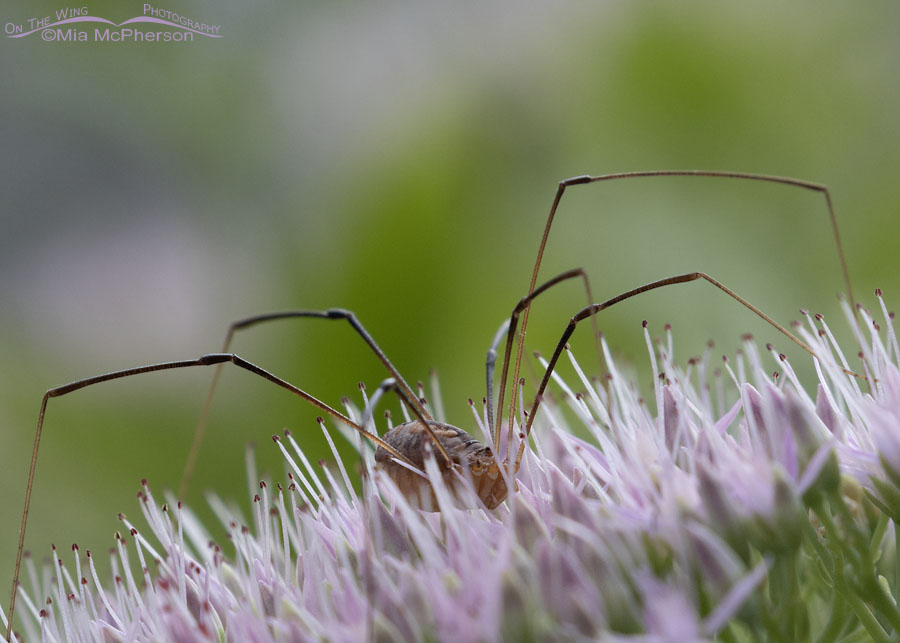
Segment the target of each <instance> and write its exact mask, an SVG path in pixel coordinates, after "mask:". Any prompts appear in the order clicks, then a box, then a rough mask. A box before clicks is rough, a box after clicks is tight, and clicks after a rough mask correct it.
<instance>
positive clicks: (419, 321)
mask: <svg viewBox="0 0 900 643" xmlns="http://www.w3.org/2000/svg"><path fill="white" fill-rule="evenodd" d="M63 6H64V5H63V4H54V3H52V2H48V1H47V0H40V1H39V2H29V3H26V2H22V1H20V0H15V1H14V2H11V3H10V2H7V3H5V4H4V7H3V15H2V16H0V20H2V21H3V22H4V23H5V22H7V21H22V20H24V19H25V18H27V17H31V16H40V15H45V14H51V13H53V12H54V11H55V10H56V9H59V8H62V7H63ZM158 6H161V7H163V8H169V9H177V10H179V11H180V12H181V13H183V14H184V15H188V16H196V17H197V18H198V19H201V20H203V21H205V22H210V23H215V24H220V25H221V33H222V34H223V36H224V37H223V38H221V39H219V40H208V39H200V40H199V41H196V42H194V43H187V44H181V45H175V44H169V45H156V44H144V45H133V44H130V45H129V44H126V45H111V44H104V45H100V44H94V43H88V44H71V43H68V44H65V43H45V42H42V41H41V40H40V39H39V38H38V36H37V35H35V36H32V37H29V38H25V39H21V40H11V39H8V38H4V39H3V42H2V48H0V86H2V91H0V116H2V118H0V128H2V133H3V147H2V153H0V163H2V170H3V171H2V173H0V186H2V187H0V195H2V208H0V217H2V218H0V222H2V228H0V458H2V463H0V479H2V485H3V494H2V509H0V511H2V514H0V515H2V518H3V519H2V521H0V522H2V530H0V578H2V579H9V578H10V577H11V569H12V564H13V561H14V556H15V539H16V537H17V532H18V521H19V512H20V511H21V502H22V494H23V492H24V486H25V477H26V473H27V468H28V461H29V456H30V451H31V441H32V439H33V431H34V421H35V419H36V416H37V411H38V406H39V402H40V397H41V394H42V393H43V392H44V390H46V389H47V388H49V387H51V386H56V385H60V384H63V383H66V382H68V381H70V380H73V379H77V378H81V377H86V376H89V375H94V374H97V373H100V372H104V371H108V370H114V369H119V368H124V367H129V366H134V365H139V364H144V363H150V362H156V361H163V360H170V359H184V358H192V357H195V356H198V355H200V354H202V353H205V352H212V351H216V350H218V349H219V346H220V343H221V341H222V337H223V334H224V331H225V328H226V325H227V323H228V321H230V320H232V319H236V318H239V317H242V316H245V315H249V314H253V313H257V312H264V311H270V310H279V309H285V308H291V307H309V308H326V307H331V306H341V307H346V308H351V309H353V310H354V311H356V312H357V313H358V315H359V317H360V318H361V320H362V321H363V323H364V324H366V325H367V326H368V328H369V330H370V331H371V332H372V334H373V335H374V336H375V337H376V338H377V339H378V340H379V342H380V343H381V344H382V346H383V348H384V349H385V351H386V352H387V353H388V354H389V355H390V356H391V358H392V359H393V360H394V361H395V363H396V365H397V366H398V367H399V368H400V369H401V371H402V372H403V373H404V374H405V375H406V377H407V378H408V379H410V380H411V381H415V380H417V379H425V378H427V375H428V372H429V369H431V368H432V367H434V368H437V369H438V371H439V373H440V378H441V386H442V388H443V392H444V402H445V406H446V408H447V411H448V415H449V418H450V420H451V421H455V423H457V424H459V425H461V426H462V427H463V428H466V429H469V430H472V429H473V428H474V427H473V422H472V419H471V413H470V411H469V409H468V407H467V405H466V398H467V397H470V396H471V397H473V398H476V399H479V398H481V396H482V395H483V394H484V392H483V386H484V385H483V363H484V353H485V350H486V349H487V346H488V343H489V341H490V339H491V337H492V336H493V334H494V332H495V330H496V328H497V326H498V325H499V323H500V322H501V320H502V319H503V317H504V315H508V314H509V311H510V309H511V308H512V306H513V305H514V304H515V302H516V301H517V300H518V298H519V297H520V296H522V295H523V294H524V293H525V292H526V289H527V286H528V282H529V278H530V271H531V267H532V264H533V261H534V257H535V253H536V250H537V244H538V240H539V237H540V232H541V230H542V227H543V224H544V220H545V217H546V215H547V211H548V208H549V205H550V202H551V200H552V197H553V195H554V192H555V190H556V184H557V182H558V181H559V180H560V179H562V178H565V177H568V176H573V175H578V174H583V173H592V174H600V173H608V172H617V171H625V170H638V169H659V168H710V169H729V170H740V171H750V172H763V173H770V174H782V175H790V176H796V177H801V178H806V179H811V180H815V181H819V182H822V183H826V184H827V185H829V186H830V188H831V189H832V191H833V195H834V200H835V205H836V207H837V211H838V216H839V220H840V223H841V226H842V230H843V240H844V244H845V248H846V251H847V256H848V261H849V264H850V270H851V276H852V278H853V283H854V286H855V288H856V290H857V296H858V297H859V298H860V299H861V300H863V301H864V302H865V303H867V304H868V305H872V304H873V303H874V302H873V299H872V297H871V292H872V289H873V288H874V287H876V286H880V287H882V288H883V289H884V290H885V293H886V297H887V299H888V302H892V301H893V302H897V301H898V300H900V275H898V271H897V252H898V238H900V237H898V233H900V223H898V217H897V215H898V204H900V181H898V180H897V176H898V169H900V120H898V114H900V92H898V79H897V69H898V59H900V36H898V34H900V7H898V6H897V5H896V3H882V4H869V5H867V6H866V7H865V9H864V10H861V9H860V7H859V6H858V5H854V4H844V5H840V4H837V3H834V4H825V5H820V4H816V5H812V4H808V5H807V4H797V5H792V6H787V5H785V4H784V3H745V4H738V3H722V4H712V3H699V4H694V3H677V4H676V3H667V4H664V3H658V4H657V3H653V4H647V3H599V4H595V5H588V4H587V3H583V4H582V3H578V4H571V5H567V6H566V7H565V8H561V7H560V6H559V5H556V4H553V3H546V4H541V3H512V2H509V3H506V2H503V3H491V6H482V3H476V2H457V3H452V4H451V3H447V4H446V5H445V4H439V3H428V4H425V5H416V6H410V5H408V4H406V3H400V2H387V3H376V4H369V5H366V6H362V5H351V4H347V3H327V4H322V5H316V4H297V3H293V2H271V3H268V4H267V5H266V6H264V7H257V6H252V5H250V4H247V3H236V2H225V3H216V4H212V3H210V4H209V5H203V4H201V3H196V2H193V3H188V4H186V5H185V6H181V7H166V6H164V5H158ZM141 7H142V5H141V3H138V2H134V3H129V2H121V1H117V2H105V3H104V2H92V3H91V4H90V5H89V9H90V13H91V14H92V15H97V16H102V17H106V18H109V19H111V20H114V21H117V22H119V21H123V20H125V19H127V18H131V17H133V16H134V15H136V14H138V13H140V11H141ZM575 266H583V267H584V268H586V269H587V270H588V271H589V273H590V275H591V277H592V279H593V288H594V292H595V295H596V297H597V299H602V298H606V297H609V296H612V295H614V294H617V293H619V292H621V291H622V290H625V289H628V288H631V287H634V286H637V285H639V284H641V283H644V282H646V281H650V280H652V279H657V278H660V277H663V276H667V275H672V274H676V273H680V272H688V271H692V270H698V269H699V270H705V271H707V272H709V273H711V274H712V275H713V276H716V277H718V278H719V279H721V280H722V281H724V282H725V283H726V284H729V285H730V286H731V287H733V288H734V289H736V290H737V291H738V292H740V293H741V294H743V295H744V296H746V297H747V298H748V299H750V300H751V301H753V302H755V303H757V304H758V305H759V306H761V307H762V308H764V309H765V310H766V311H768V312H769V313H770V314H771V315H772V316H773V317H775V318H776V319H778V320H780V321H782V322H787V321H790V320H791V319H794V318H795V317H797V309H798V308H800V307H801V306H803V307H807V308H810V309H812V310H815V311H822V312H824V313H825V314H826V315H828V316H829V318H831V319H834V320H836V321H835V323H834V324H833V325H834V326H837V327H841V328H842V327H843V324H842V323H841V322H840V321H839V320H838V308H837V300H836V293H837V292H839V291H840V290H842V289H843V288H842V281H841V276H840V271H839V269H838V264H837V260H836V255H835V251H834V243H833V240H832V238H831V233H830V229H829V227H828V224H827V218H826V211H825V208H824V200H823V199H822V198H821V197H820V196H818V195H816V194H813V193H808V192H804V191H800V190H792V189H789V188H785V187H779V186H768V185H758V184H746V183H740V182H733V181H710V180H699V179H650V180H641V181H623V182H619V183H616V184H604V185H595V186H585V187H577V188H574V189H572V190H571V191H570V192H569V193H567V195H566V197H565V200H564V202H563V204H562V207H561V209H560V213H559V216H558V219H557V227H556V228H555V229H554V232H553V235H552V237H551V242H550V245H549V247H548V251H547V255H546V260H545V263H544V267H543V269H542V273H541V274H542V275H543V276H545V277H549V276H551V275H552V274H554V273H555V272H559V271H562V270H565V269H568V268H571V267H575ZM584 303H585V302H584V293H583V292H582V291H580V290H579V288H578V287H577V286H576V285H574V284H573V285H569V286H564V287H561V288H559V289H558V292H554V293H552V294H549V295H547V297H546V299H545V300H543V301H541V302H539V305H538V306H537V307H536V308H535V309H534V314H533V315H532V320H533V326H531V327H530V332H529V347H530V349H540V350H543V351H544V352H546V353H549V352H550V351H551V350H552V347H553V345H554V343H555V340H556V338H557V337H558V335H559V333H560V332H561V331H562V329H563V327H564V326H565V324H566V321H567V320H568V318H569V316H570V315H571V314H572V313H574V312H575V311H576V310H578V309H579V308H581V307H582V306H583V305H584ZM895 305H896V304H895ZM645 318H646V319H649V320H650V322H651V329H652V330H653V331H654V332H655V333H659V332H661V330H662V326H663V324H664V323H666V322H671V323H672V324H673V326H674V329H675V333H676V335H675V338H676V349H677V354H678V355H679V356H680V358H681V359H682V360H686V359H687V358H688V357H690V356H691V355H695V354H698V353H700V352H701V351H702V349H703V346H704V344H705V342H706V340H707V339H709V338H715V339H716V341H717V349H716V350H717V351H719V352H722V353H733V351H734V349H735V348H736V347H737V346H738V345H739V337H740V335H741V333H744V332H748V331H749V332H753V333H755V334H756V335H757V336H758V337H759V338H760V339H761V340H764V341H769V340H773V341H775V342H776V343H777V344H778V346H779V348H781V349H783V350H785V351H786V352H788V353H789V354H791V355H793V356H796V357H797V360H798V361H802V358H801V354H800V353H799V352H798V351H797V350H796V349H795V348H793V347H791V346H788V345H786V343H785V342H784V341H783V340H782V339H781V338H780V337H778V336H776V334H775V333H774V332H773V331H772V330H770V329H768V328H766V327H764V326H762V325H761V324H760V323H758V322H757V321H756V320H755V319H754V318H753V317H752V316H751V315H750V313H748V312H747V311H746V310H743V309H741V308H740V307H739V306H738V305H737V304H735V303H734V302H732V301H729V300H728V299H726V298H725V297H724V296H723V295H721V294H720V293H718V292H716V291H714V289H712V288H711V287H709V286H707V285H699V284H692V285H687V286H679V287H676V288H673V289H670V290H669V292H657V293H655V294H650V295H646V296H644V297H642V298H640V299H639V300H635V301H633V302H630V303H627V304H623V305H622V306H620V307H619V308H617V309H615V310H611V311H609V313H608V314H605V316H604V317H603V318H602V319H601V327H602V328H603V330H604V331H605V332H606V334H607V336H608V337H609V338H610V342H611V343H612V344H613V346H614V347H615V350H616V352H617V353H618V354H619V355H620V356H621V357H622V359H625V360H629V361H631V362H632V363H633V364H634V365H635V369H636V371H637V373H638V375H639V377H640V378H641V380H642V381H646V382H649V381H650V377H651V375H650V373H649V369H648V368H646V366H645V364H646V361H647V360H646V352H645V349H644V347H643V337H642V335H641V330H640V322H641V320H642V319H645ZM581 335H582V336H581V337H578V336H576V341H575V347H576V352H577V354H579V355H581V361H582V362H583V364H584V365H585V367H586V368H588V369H594V370H596V363H595V362H594V361H592V359H591V355H592V349H591V348H590V344H589V339H588V341H585V337H586V336H587V333H586V332H584V331H582V333H581ZM234 348H235V350H236V351H237V352H238V353H240V354H241V355H243V356H244V357H246V358H248V359H250V360H252V361H254V362H256V363H258V364H260V365H262V366H264V367H266V368H268V369H270V370H272V371H274V372H275V373H277V374H279V375H282V376H284V377H285V378H287V379H289V380H290V381H292V382H294V383H296V384H298V385H299V386H301V387H304V388H306V389H307V390H308V391H310V392H311V393H313V394H317V395H320V396H321V397H322V398H323V399H325V400H326V401H328V402H330V403H332V404H336V405H337V404H339V403H340V399H341V396H342V395H351V396H353V397H354V399H358V393H357V390H356V383H357V381H360V380H361V381H364V382H366V383H367V384H368V385H369V387H370V389H372V388H374V386H375V385H376V384H377V383H378V382H379V381H380V380H381V379H382V378H383V377H384V376H385V373H383V371H382V370H381V368H380V367H379V364H378V362H377V361H376V360H375V359H374V357H373V356H372V355H371V354H369V353H368V352H367V351H366V349H365V347H364V345H363V344H362V342H361V341H359V340H358V338H357V337H356V336H355V335H354V334H353V333H352V331H351V330H350V329H349V327H348V326H347V325H346V324H343V323H341V324H334V323H330V322H320V321H309V322H306V323H301V322H295V323H291V322H282V323H279V324H274V325H272V326H270V327H265V328H260V329H258V330H254V331H250V332H248V333H247V334H246V335H240V336H238V338H237V341H236V343H235V345H234ZM773 369H774V365H773ZM211 375H212V373H211V371H210V370H208V369H193V370H192V371H191V372H187V371H183V372H180V373H173V372H169V373H163V374H156V375H149V376H144V377H140V378H131V379H129V380H123V381H119V382H114V383H108V384H105V385H103V386H98V387H94V388H92V389H87V390H84V391H81V392H79V393H77V394H74V395H71V396H69V397H65V398H61V399H58V400H54V401H52V402H51V404H50V408H49V412H48V416H47V423H46V427H45V434H44V442H43V447H42V451H41V455H40V461H39V468H38V479H37V482H36V485H35V490H34V498H33V511H32V514H31V524H30V531H29V538H28V543H27V546H28V548H30V549H34V550H36V551H38V552H41V553H43V552H47V551H49V549H48V548H49V544H50V542H55V543H57V544H58V545H65V546H66V547H67V546H68V545H69V544H70V543H71V542H73V541H77V542H79V544H81V545H82V548H85V547H89V548H90V547H93V548H95V549H98V550H101V551H102V550H103V549H104V548H105V547H107V546H109V545H111V544H112V542H113V540H112V534H113V532H114V531H115V530H116V529H117V528H118V526H119V523H117V521H116V520H115V515H116V512H117V511H124V512H126V513H130V514H133V515H136V514H138V513H139V512H138V510H137V505H136V501H135V499H134V494H135V492H136V491H137V490H138V488H139V480H140V478H142V477H145V476H146V477H148V478H149V479H150V481H151V484H152V485H154V488H155V489H156V490H157V491H158V490H159V489H161V488H162V487H174V486H176V485H177V483H178V480H179V479H180V475H181V471H182V468H183V465H184V460H185V457H186V454H187V450H188V446H189V444H190V437H191V433H192V431H193V426H194V423H195V421H196V419H197V417H198V415H199V412H200V408H201V406H202V402H203V395H204V392H205V389H206V386H207V384H208V382H209V378H210V376H211ZM390 406H391V407H393V408H396V406H395V405H393V404H391V405H390ZM317 414H318V412H317V411H316V410H315V409H314V408H312V407H311V406H308V405H305V404H304V403H302V402H300V401H297V400H295V399H293V398H292V397H291V396H289V395H287V394H285V393H284V392H283V391H281V390H279V389H277V388H275V387H273V386H271V385H269V384H266V383H265V382H263V381H261V380H259V381H258V378H254V377H252V376H251V375H249V374H246V373H243V372H240V371H238V370H237V369H232V370H227V371H226V372H225V374H224V377H223V381H222V386H221V389H220V391H219V395H218V398H217V401H216V404H215V407H214V410H213V414H212V417H211V426H210V430H209V436H208V439H207V441H206V444H205V449H204V451H203V453H202V455H201V459H200V463H199V471H198V473H197V478H196V484H195V485H194V491H193V492H192V493H191V494H190V496H189V497H188V498H187V500H188V501H189V502H191V503H192V504H194V505H202V504H203V502H202V495H201V491H202V490H203V489H209V488H212V489H215V490H217V491H218V492H219V493H220V494H221V495H223V496H225V497H229V498H237V499H240V500H241V501H243V499H244V497H245V493H246V492H245V488H246V482H245V476H244V465H243V455H244V445H245V444H246V443H247V442H249V441H255V442H257V443H258V444H259V445H260V452H259V459H260V462H261V463H262V464H261V468H263V469H266V468H267V469H269V470H272V471H274V472H275V473H276V474H277V475H278V477H279V478H280V477H281V470H282V465H281V464H280V461H279V456H278V454H277V452H276V450H275V449H274V447H273V446H272V444H271V442H270V440H269V436H270V435H272V434H273V433H276V432H278V431H280V430H281V429H282V428H284V427H291V428H292V429H293V430H294V433H295V434H296V435H298V436H299V437H300V439H301V440H302V441H303V442H304V444H305V445H307V447H308V449H309V450H310V452H311V454H312V455H313V457H323V456H324V455H325V445H324V442H323V439H322V438H321V435H320V433H319V431H318V428H317V427H316V425H315V422H314V418H315V416H316V415H317ZM6 582H7V581H6V580H4V581H3V583H6ZM3 587H4V590H3V595H4V596H6V595H7V592H8V589H6V585H4V586H3ZM4 600H5V599H4Z"/></svg>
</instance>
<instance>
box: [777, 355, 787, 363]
mask: <svg viewBox="0 0 900 643" xmlns="http://www.w3.org/2000/svg"><path fill="white" fill-rule="evenodd" d="M778 359H780V360H781V361H782V362H784V361H785V360H787V355H785V354H784V353H778Z"/></svg>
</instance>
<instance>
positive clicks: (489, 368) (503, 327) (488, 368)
mask: <svg viewBox="0 0 900 643" xmlns="http://www.w3.org/2000/svg"><path fill="white" fill-rule="evenodd" d="M508 331H509V320H508V319H504V320H503V323H502V324H500V328H498V329H497V332H496V334H495V335H494V339H493V340H492V341H491V345H490V347H489V348H488V352H487V358H486V359H485V362H484V371H485V380H486V382H485V383H486V385H487V386H486V389H487V416H488V417H487V420H488V432H489V433H490V434H491V435H493V434H494V366H495V365H496V363H497V347H498V346H499V345H500V341H501V340H502V339H503V336H504V335H506V334H507V332H508Z"/></svg>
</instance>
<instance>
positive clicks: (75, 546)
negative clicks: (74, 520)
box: [72, 543, 78, 551]
mask: <svg viewBox="0 0 900 643" xmlns="http://www.w3.org/2000/svg"><path fill="white" fill-rule="evenodd" d="M72 551H78V543H72Z"/></svg>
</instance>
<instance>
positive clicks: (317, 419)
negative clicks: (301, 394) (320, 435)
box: [316, 415, 325, 424]
mask: <svg viewBox="0 0 900 643" xmlns="http://www.w3.org/2000/svg"><path fill="white" fill-rule="evenodd" d="M316 422H318V423H319V424H325V420H323V419H322V416H321V415H320V416H318V417H317V418H316Z"/></svg>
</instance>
